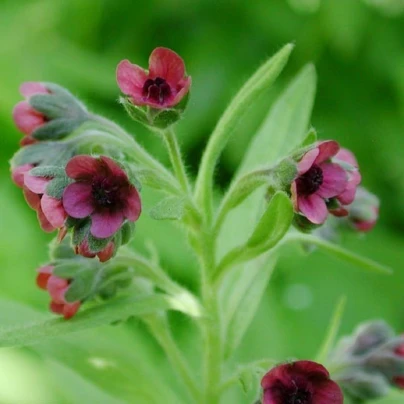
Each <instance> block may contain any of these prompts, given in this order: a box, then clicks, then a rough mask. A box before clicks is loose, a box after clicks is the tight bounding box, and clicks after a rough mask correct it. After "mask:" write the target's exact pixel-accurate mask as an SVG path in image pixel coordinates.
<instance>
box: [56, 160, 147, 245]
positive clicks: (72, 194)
mask: <svg viewBox="0 0 404 404" xmlns="http://www.w3.org/2000/svg"><path fill="white" fill-rule="evenodd" d="M66 174H67V175H68V177H70V178H72V179H73V180H75V182H74V183H72V184H69V185H68V186H67V187H66V189H65V191H64V193H63V206H64V209H65V210H66V212H67V214H68V215H69V216H71V217H73V218H75V219H84V218H86V217H91V228H90V232H91V234H92V235H93V236H94V237H96V238H101V239H103V238H108V237H111V236H113V235H114V234H115V233H116V232H117V231H118V230H119V228H120V227H121V226H122V224H123V222H124V220H125V219H127V220H128V221H130V222H134V221H136V220H137V219H138V218H139V216H140V212H141V202H140V197H139V194H138V192H137V189H136V188H135V186H134V185H132V184H131V183H130V181H129V179H128V176H127V175H126V173H125V171H124V170H123V169H122V168H121V167H120V166H119V165H118V164H117V163H115V161H113V160H111V159H110V158H108V157H105V156H101V157H99V158H95V157H91V156H86V155H80V156H75V157H73V158H72V159H71V160H70V161H69V162H68V163H67V165H66Z"/></svg>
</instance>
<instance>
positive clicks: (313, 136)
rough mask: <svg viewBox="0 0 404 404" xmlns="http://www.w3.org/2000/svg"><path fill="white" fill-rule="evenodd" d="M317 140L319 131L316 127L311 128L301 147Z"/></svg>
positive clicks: (312, 143)
mask: <svg viewBox="0 0 404 404" xmlns="http://www.w3.org/2000/svg"><path fill="white" fill-rule="evenodd" d="M316 142H317V131H316V130H315V129H314V128H310V130H309V132H308V133H307V135H306V137H305V139H304V140H303V142H302V144H301V145H300V148H304V147H309V146H311V145H314V143H316Z"/></svg>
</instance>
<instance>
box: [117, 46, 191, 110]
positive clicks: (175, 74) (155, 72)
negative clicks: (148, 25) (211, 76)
mask: <svg viewBox="0 0 404 404" xmlns="http://www.w3.org/2000/svg"><path fill="white" fill-rule="evenodd" d="M116 77H117V82H118V86H119V88H120V89H121V91H122V92H123V93H124V94H126V95H128V96H130V97H131V101H132V102H133V104H134V105H149V106H151V107H153V108H157V109H165V108H171V107H173V106H175V105H177V104H178V103H179V102H180V101H181V100H182V98H183V97H184V96H185V95H186V94H187V93H188V91H189V87H190V86H191V77H190V76H186V75H185V65H184V61H183V60H182V58H181V57H180V56H179V55H177V54H176V53H175V52H173V51H172V50H170V49H167V48H156V49H154V50H153V52H152V53H151V55H150V58H149V71H146V70H144V69H142V68H141V67H140V66H138V65H134V64H132V63H130V62H129V60H123V61H121V62H120V63H119V65H118V67H117V72H116Z"/></svg>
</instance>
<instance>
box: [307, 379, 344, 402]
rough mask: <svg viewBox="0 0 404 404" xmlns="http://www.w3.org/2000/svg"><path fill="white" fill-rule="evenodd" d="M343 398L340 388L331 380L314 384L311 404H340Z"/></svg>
mask: <svg viewBox="0 0 404 404" xmlns="http://www.w3.org/2000/svg"><path fill="white" fill-rule="evenodd" d="M343 401H344V396H343V394H342V391H341V388H340V387H339V386H338V384H337V383H335V382H334V381H332V380H324V381H323V382H321V383H316V388H315V389H314V393H313V396H312V403H313V404H342V403H343Z"/></svg>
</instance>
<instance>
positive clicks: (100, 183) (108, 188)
mask: <svg viewBox="0 0 404 404" xmlns="http://www.w3.org/2000/svg"><path fill="white" fill-rule="evenodd" d="M119 191H120V187H119V185H117V184H114V183H113V181H111V180H110V179H109V178H104V179H96V180H94V181H93V183H92V190H91V194H92V197H93V198H94V201H95V202H96V204H97V205H98V206H99V207H102V208H108V207H115V206H116V205H117V204H118V203H119V202H120V199H121V198H120V192H119Z"/></svg>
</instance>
